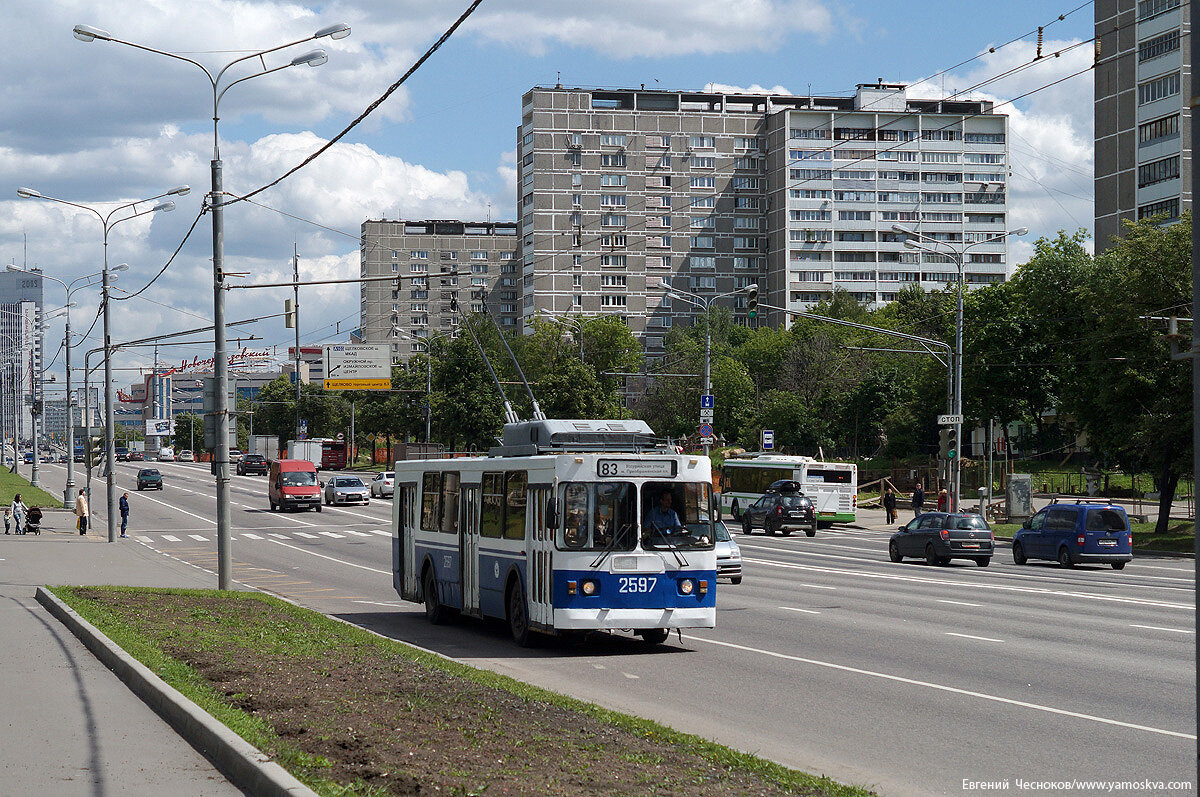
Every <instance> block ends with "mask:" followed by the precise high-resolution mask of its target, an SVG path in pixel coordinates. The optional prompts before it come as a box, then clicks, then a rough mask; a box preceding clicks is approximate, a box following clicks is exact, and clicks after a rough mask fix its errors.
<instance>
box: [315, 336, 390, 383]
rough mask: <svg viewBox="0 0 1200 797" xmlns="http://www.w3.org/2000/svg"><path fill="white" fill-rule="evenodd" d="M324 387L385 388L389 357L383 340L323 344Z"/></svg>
mask: <svg viewBox="0 0 1200 797" xmlns="http://www.w3.org/2000/svg"><path fill="white" fill-rule="evenodd" d="M324 349H325V351H324V356H325V389H326V390H388V389H389V388H391V386H392V357H391V353H390V352H389V351H388V347H387V344H386V343H369V344H361V345H348V344H341V343H339V344H331V345H326V346H325V347H324Z"/></svg>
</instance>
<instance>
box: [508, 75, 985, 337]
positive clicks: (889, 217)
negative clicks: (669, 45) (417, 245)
mask: <svg viewBox="0 0 1200 797" xmlns="http://www.w3.org/2000/svg"><path fill="white" fill-rule="evenodd" d="M1007 152H1008V148H1007V117H1005V116H1003V115H1000V114H995V113H993V112H992V105H991V103H989V102H978V101H969V102H968V101H939V100H919V99H910V98H908V96H907V90H906V87H905V86H903V85H883V84H882V83H880V84H873V85H863V86H860V87H859V89H858V91H857V93H856V94H855V96H853V97H793V96H780V95H763V94H753V95H733V94H715V93H689V92H662V91H645V90H629V91H624V90H622V91H607V90H604V91H601V90H583V89H565V88H562V87H555V88H535V89H532V90H531V91H529V92H528V93H526V94H525V96H524V98H523V101H522V113H521V125H520V127H519V128H518V130H517V162H518V179H517V218H518V224H519V228H520V235H521V264H522V272H521V278H522V302H521V304H522V310H523V316H524V318H526V319H528V318H531V317H533V316H534V315H536V314H538V313H543V312H549V313H553V314H578V313H582V314H586V315H592V314H598V313H600V314H603V313H609V314H615V315H619V316H621V317H623V318H625V319H626V320H627V322H628V323H629V326H630V328H631V330H632V331H633V332H634V334H636V335H638V336H639V337H640V338H642V339H643V341H644V344H645V346H646V349H647V351H648V352H653V351H655V350H656V349H660V348H661V346H662V336H663V334H664V333H665V332H666V331H667V330H668V329H669V328H670V327H671V325H672V324H673V323H674V322H675V320H676V319H677V318H679V317H681V316H682V317H687V316H692V315H694V314H695V313H696V312H697V308H696V307H695V306H694V305H690V304H686V303H684V302H683V301H681V300H679V299H674V300H673V299H671V298H670V297H668V296H665V295H664V292H663V290H662V287H661V286H662V285H663V284H669V285H670V286H671V287H673V288H677V289H680V290H682V291H687V292H689V293H692V294H697V295H699V296H700V297H702V299H701V301H702V302H704V301H708V300H709V299H710V298H715V297H718V296H720V295H721V294H725V293H730V292H733V291H736V290H739V289H742V288H745V287H747V286H748V285H750V284H751V283H757V284H758V285H759V286H760V289H761V290H762V292H763V293H762V301H763V302H764V303H766V304H771V305H776V306H781V307H787V308H788V309H803V308H806V307H809V306H811V305H812V304H814V303H816V302H818V301H821V300H822V299H825V298H828V297H829V296H831V295H832V292H833V290H834V288H835V287H843V288H845V289H846V290H848V291H850V292H851V293H852V294H853V295H854V296H855V298H857V299H859V300H860V301H862V302H864V303H867V304H870V305H874V304H876V303H881V302H886V301H890V300H891V299H893V298H894V297H895V294H896V293H897V292H898V291H899V290H900V288H901V287H903V286H904V285H906V284H911V283H921V284H924V285H926V286H927V287H941V286H943V285H944V284H945V283H946V282H949V281H953V280H954V279H956V278H957V270H956V268H955V266H954V265H953V263H952V262H951V261H950V259H949V258H944V257H940V256H937V255H921V254H920V253H914V252H911V251H909V250H906V249H905V248H904V246H903V240H902V237H901V236H899V235H897V234H896V233H894V232H893V231H892V226H893V225H894V224H903V225H906V226H908V227H910V228H912V229H914V230H916V231H917V232H920V233H922V234H923V235H926V236H929V237H930V238H933V239H936V240H938V241H942V242H944V243H945V244H947V245H948V246H951V247H955V248H956V249H957V250H961V248H962V247H964V246H966V245H969V244H976V246H973V247H972V248H971V251H970V254H969V255H968V264H967V266H966V269H965V273H966V280H967V282H968V283H972V284H976V283H984V282H992V281H1002V280H1003V279H1004V278H1005V275H1006V272H1007V268H1008V264H1007V263H1006V251H1007V246H1006V244H1005V243H1004V241H1003V239H1001V240H999V241H997V242H994V243H984V241H986V240H987V239H988V238H991V237H993V236H997V235H998V233H1002V232H1003V231H1004V229H1005V224H1006V221H1007V191H1006V186H1007V178H1008V155H1007ZM728 304H729V306H731V307H732V308H733V310H734V313H735V317H736V318H737V319H738V320H739V321H740V322H742V323H745V322H747V317H746V313H745V298H744V296H743V295H739V296H733V297H731V298H730V299H728ZM767 318H768V320H769V322H770V323H773V324H778V323H783V322H784V321H785V319H784V314H782V313H774V314H770V315H768V316H767Z"/></svg>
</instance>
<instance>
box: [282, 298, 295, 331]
mask: <svg viewBox="0 0 1200 797" xmlns="http://www.w3.org/2000/svg"><path fill="white" fill-rule="evenodd" d="M283 326H284V328H285V329H295V328H296V308H295V307H294V306H293V305H292V300H291V299H284V300H283Z"/></svg>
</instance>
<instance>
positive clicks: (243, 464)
mask: <svg viewBox="0 0 1200 797" xmlns="http://www.w3.org/2000/svg"><path fill="white" fill-rule="evenodd" d="M237 472H238V475H239V476H249V475H250V474H251V473H256V474H258V475H260V476H266V475H267V458H266V457H264V456H263V455H262V454H246V455H245V456H243V457H242V458H241V459H240V460H238V464H237Z"/></svg>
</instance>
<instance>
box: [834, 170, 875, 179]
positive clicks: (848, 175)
mask: <svg viewBox="0 0 1200 797" xmlns="http://www.w3.org/2000/svg"><path fill="white" fill-rule="evenodd" d="M833 179H835V180H874V179H875V172H870V171H863V170H862V169H838V170H837V171H835V172H834V173H833Z"/></svg>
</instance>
